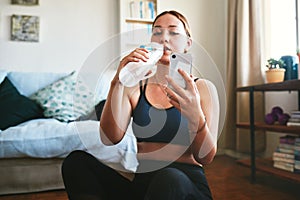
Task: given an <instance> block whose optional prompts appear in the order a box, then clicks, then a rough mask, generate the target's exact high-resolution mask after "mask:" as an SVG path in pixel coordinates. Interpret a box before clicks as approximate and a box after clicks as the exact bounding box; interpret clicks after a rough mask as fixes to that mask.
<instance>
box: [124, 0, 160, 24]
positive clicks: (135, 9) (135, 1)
mask: <svg viewBox="0 0 300 200" xmlns="http://www.w3.org/2000/svg"><path fill="white" fill-rule="evenodd" d="M155 7H156V5H155V3H154V2H153V1H150V0H132V1H130V2H129V10H130V17H132V18H139V19H154V18H155V16H156V11H155V10H156V9H155Z"/></svg>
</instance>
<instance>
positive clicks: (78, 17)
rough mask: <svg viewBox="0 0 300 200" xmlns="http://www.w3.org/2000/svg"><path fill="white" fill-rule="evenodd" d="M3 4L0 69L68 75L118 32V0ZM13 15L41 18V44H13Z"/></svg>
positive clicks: (3, 0) (0, 5) (43, 0)
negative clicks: (11, 23) (63, 73)
mask: <svg viewBox="0 0 300 200" xmlns="http://www.w3.org/2000/svg"><path fill="white" fill-rule="evenodd" d="M10 2H11V0H1V1H0V17H1V18H0V69H8V70H20V71H37V70H38V71H53V72H69V71H71V70H74V69H78V68H80V67H81V65H82V64H83V62H84V61H85V59H86V58H87V57H88V55H89V54H90V52H91V51H93V50H94V49H95V48H96V47H97V46H99V44H101V43H102V42H103V41H105V40H106V39H107V38H109V37H111V36H112V35H114V34H116V33H117V32H118V26H117V25H116V24H118V23H119V19H118V14H117V12H116V10H115V9H117V10H118V3H117V0H41V1H40V5H38V6H17V5H11V4H10ZM12 14H20V15H36V16H39V17H40V41H39V42H38V43H31V42H17V41H10V16H11V15H12Z"/></svg>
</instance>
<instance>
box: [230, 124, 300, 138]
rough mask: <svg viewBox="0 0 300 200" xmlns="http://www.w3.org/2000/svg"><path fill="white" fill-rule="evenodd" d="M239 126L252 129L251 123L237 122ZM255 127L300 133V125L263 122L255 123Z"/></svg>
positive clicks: (257, 128)
mask: <svg viewBox="0 0 300 200" xmlns="http://www.w3.org/2000/svg"><path fill="white" fill-rule="evenodd" d="M236 127H237V128H244V129H250V123H248V122H240V123H237V124H236ZM254 128H255V129H256V130H265V131H273V132H282V133H293V134H297V135H300V126H285V125H277V124H275V125H268V124H265V123H262V122H256V123H254Z"/></svg>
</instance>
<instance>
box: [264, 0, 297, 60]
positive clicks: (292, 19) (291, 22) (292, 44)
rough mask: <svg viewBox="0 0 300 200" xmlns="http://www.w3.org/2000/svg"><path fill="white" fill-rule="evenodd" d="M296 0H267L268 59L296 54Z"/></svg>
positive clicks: (266, 51) (266, 34)
mask: <svg viewBox="0 0 300 200" xmlns="http://www.w3.org/2000/svg"><path fill="white" fill-rule="evenodd" d="M295 2H296V0H267V1H266V5H265V19H266V21H265V27H264V28H265V56H266V59H268V58H270V57H273V58H280V57H281V56H285V55H291V56H296V53H297V41H296V38H297V37H296V3H295Z"/></svg>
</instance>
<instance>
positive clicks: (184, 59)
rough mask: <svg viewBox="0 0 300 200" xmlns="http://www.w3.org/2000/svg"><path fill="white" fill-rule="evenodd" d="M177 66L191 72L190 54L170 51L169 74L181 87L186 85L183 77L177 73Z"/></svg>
mask: <svg viewBox="0 0 300 200" xmlns="http://www.w3.org/2000/svg"><path fill="white" fill-rule="evenodd" d="M178 68H180V69H182V70H183V71H185V72H187V73H188V74H191V73H192V55H191V54H187V53H172V54H171V57H170V69H169V76H170V77H171V78H173V79H174V81H175V82H176V83H177V84H178V85H179V86H180V87H182V88H185V87H186V82H185V80H184V78H183V77H182V76H181V75H180V74H179V72H178Z"/></svg>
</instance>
